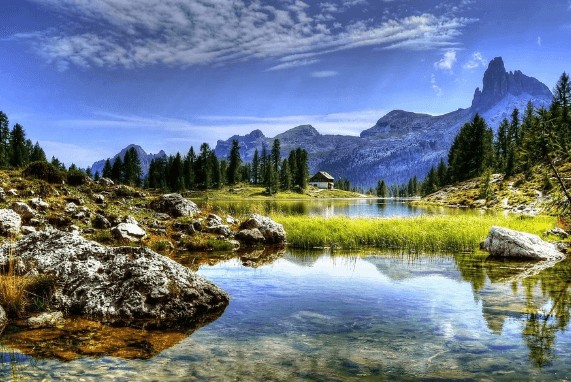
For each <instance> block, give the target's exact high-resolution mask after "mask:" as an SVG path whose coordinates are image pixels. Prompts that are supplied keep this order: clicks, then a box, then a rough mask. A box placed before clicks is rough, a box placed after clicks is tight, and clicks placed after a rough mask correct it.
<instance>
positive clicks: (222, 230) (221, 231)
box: [202, 224, 234, 237]
mask: <svg viewBox="0 0 571 382" xmlns="http://www.w3.org/2000/svg"><path fill="white" fill-rule="evenodd" d="M202 232H206V233H213V234H215V235H220V236H224V237H230V236H233V235H234V232H232V230H231V229H230V227H228V226H227V225H225V224H220V225H215V226H211V227H206V228H204V229H203V230H202Z"/></svg>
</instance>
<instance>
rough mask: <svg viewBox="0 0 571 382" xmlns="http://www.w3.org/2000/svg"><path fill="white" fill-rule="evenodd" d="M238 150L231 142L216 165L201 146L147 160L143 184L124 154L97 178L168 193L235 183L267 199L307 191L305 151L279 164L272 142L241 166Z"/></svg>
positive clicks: (133, 155) (137, 165) (277, 146)
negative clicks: (250, 186)
mask: <svg viewBox="0 0 571 382" xmlns="http://www.w3.org/2000/svg"><path fill="white" fill-rule="evenodd" d="M240 149H241V148H240V145H239V142H238V141H237V140H233V141H232V147H231V149H230V153H229V155H228V158H224V159H219V158H218V157H217V156H216V154H215V153H214V150H213V149H211V148H210V145H209V144H208V143H203V144H201V145H200V149H199V152H198V153H196V152H195V150H194V147H192V146H191V147H190V149H189V150H188V152H187V153H186V155H184V156H183V155H181V154H180V152H177V153H176V154H175V155H170V156H168V157H160V158H155V159H153V160H151V163H150V165H149V172H148V174H147V176H146V177H145V178H144V179H143V178H142V171H141V162H140V159H139V157H138V154H137V151H136V150H135V149H134V148H130V149H129V150H128V151H127V152H126V154H125V156H124V158H123V159H121V158H120V157H117V158H115V160H113V161H111V159H107V160H106V161H105V165H104V168H103V171H102V174H101V176H103V177H107V178H110V179H111V180H113V181H115V182H118V183H122V184H129V185H137V186H140V185H142V186H144V187H147V188H153V189H160V190H163V191H171V192H181V191H184V190H195V189H201V190H208V189H218V188H221V187H222V186H225V185H229V186H233V185H236V184H238V183H241V182H245V183H249V184H253V185H261V186H264V187H266V192H267V193H269V194H270V195H271V194H275V193H276V192H278V191H285V190H293V191H301V190H304V189H305V188H306V187H307V180H308V175H309V169H308V161H309V156H308V153H307V151H306V150H304V149H302V148H297V149H295V150H292V151H290V153H289V155H288V156H287V157H286V158H284V159H282V155H281V143H280V140H279V139H275V140H274V141H273V144H272V148H271V150H269V151H268V149H267V147H266V146H265V145H264V146H263V147H262V151H261V153H260V152H259V151H258V150H257V149H256V151H255V152H254V157H253V160H252V162H251V163H248V162H244V161H243V160H242V155H241V153H240ZM95 177H96V178H98V177H99V174H95Z"/></svg>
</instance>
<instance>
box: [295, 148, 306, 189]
mask: <svg viewBox="0 0 571 382" xmlns="http://www.w3.org/2000/svg"><path fill="white" fill-rule="evenodd" d="M295 151H296V153H295V156H296V159H297V163H296V170H297V174H296V180H295V181H296V185H297V186H299V188H300V189H302V190H305V189H306V188H307V180H308V177H309V167H308V161H309V156H308V155H307V151H305V149H302V148H300V147H298V148H297V149H296V150H295Z"/></svg>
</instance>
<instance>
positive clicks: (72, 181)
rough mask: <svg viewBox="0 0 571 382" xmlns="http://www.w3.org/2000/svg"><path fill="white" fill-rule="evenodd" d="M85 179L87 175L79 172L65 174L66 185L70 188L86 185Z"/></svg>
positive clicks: (71, 171)
mask: <svg viewBox="0 0 571 382" xmlns="http://www.w3.org/2000/svg"><path fill="white" fill-rule="evenodd" d="M87 178H88V176H87V174H85V173H84V172H83V171H81V170H76V169H73V170H69V171H68V172H67V183H68V184H69V185H70V186H81V185H82V184H85V183H87Z"/></svg>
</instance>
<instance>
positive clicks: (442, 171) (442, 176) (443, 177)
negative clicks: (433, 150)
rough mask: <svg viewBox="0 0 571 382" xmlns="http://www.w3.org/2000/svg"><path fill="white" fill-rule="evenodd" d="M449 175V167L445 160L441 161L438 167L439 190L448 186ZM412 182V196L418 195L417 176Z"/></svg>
mask: <svg viewBox="0 0 571 382" xmlns="http://www.w3.org/2000/svg"><path fill="white" fill-rule="evenodd" d="M447 173H448V167H447V166H446V163H445V162H444V159H440V162H439V163H438V167H437V169H436V176H437V178H438V188H440V187H444V186H446V185H447V184H448V177H447ZM411 181H412V182H411V186H412V193H411V195H410V196H414V195H417V194H418V180H417V179H416V176H414V177H413V178H412V179H411ZM415 183H416V184H415Z"/></svg>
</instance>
